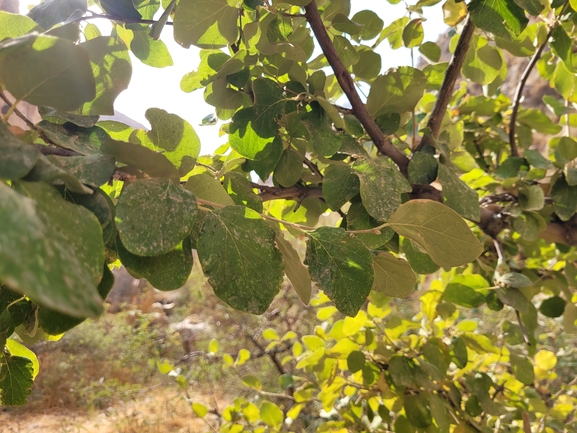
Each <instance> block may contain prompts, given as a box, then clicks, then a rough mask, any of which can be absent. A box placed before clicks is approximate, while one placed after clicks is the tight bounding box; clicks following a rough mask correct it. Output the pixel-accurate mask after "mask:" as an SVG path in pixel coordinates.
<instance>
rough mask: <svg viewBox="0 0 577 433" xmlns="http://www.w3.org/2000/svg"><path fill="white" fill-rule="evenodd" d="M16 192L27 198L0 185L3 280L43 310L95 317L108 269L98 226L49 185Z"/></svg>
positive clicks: (23, 187) (0, 267) (24, 187)
mask: <svg viewBox="0 0 577 433" xmlns="http://www.w3.org/2000/svg"><path fill="white" fill-rule="evenodd" d="M17 186H18V189H19V191H21V192H22V193H23V194H25V195H21V194H18V193H17V192H15V191H14V190H13V189H11V188H9V187H8V186H6V185H5V184H4V183H0V197H1V199H0V226H1V227H3V230H2V231H1V232H0V280H1V281H3V282H5V283H6V284H7V285H8V286H9V287H10V288H11V289H13V290H15V291H17V292H19V293H22V294H26V295H27V296H29V297H31V298H32V299H34V300H35V301H36V302H38V303H39V304H41V305H46V306H49V307H51V308H54V309H57V310H59V311H61V312H63V313H67V314H71V315H74V316H80V317H96V316H97V315H98V314H100V313H101V312H102V300H101V299H100V297H99V296H98V293H97V291H96V284H97V283H98V281H99V280H100V274H101V272H102V266H103V263H104V243H103V241H102V231H101V229H100V224H99V223H98V220H97V219H96V217H95V216H94V215H93V214H92V213H90V212H89V211H87V210H86V209H84V208H82V207H80V206H75V205H72V204H70V203H66V202H65V201H64V200H63V199H62V198H61V197H60V196H59V194H58V193H57V192H56V190H55V189H54V188H52V187H50V186H48V185H46V184H43V183H34V184H32V183H24V182H18V184H17ZM47 257H51V258H52V259H51V260H46V258H47ZM80 288H81V289H80Z"/></svg>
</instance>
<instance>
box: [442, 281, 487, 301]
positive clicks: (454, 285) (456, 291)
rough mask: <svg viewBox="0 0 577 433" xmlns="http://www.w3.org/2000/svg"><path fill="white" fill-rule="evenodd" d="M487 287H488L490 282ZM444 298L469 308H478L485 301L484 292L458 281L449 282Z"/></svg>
mask: <svg viewBox="0 0 577 433" xmlns="http://www.w3.org/2000/svg"><path fill="white" fill-rule="evenodd" d="M485 287H488V284H487V285H486V286H485ZM442 299H443V300H445V301H447V302H452V303H453V304H457V305H461V306H462V307H467V308H477V307H480V306H481V305H483V304H484V303H485V295H484V294H482V293H479V292H477V291H475V290H474V289H473V288H471V287H469V286H468V285H466V284H462V283H461V282H457V281H454V282H453V281H451V282H450V283H449V284H447V287H445V291H444V292H443V297H442Z"/></svg>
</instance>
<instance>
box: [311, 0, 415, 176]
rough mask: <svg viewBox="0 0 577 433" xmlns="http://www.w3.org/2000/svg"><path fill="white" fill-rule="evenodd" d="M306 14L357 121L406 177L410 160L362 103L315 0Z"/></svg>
mask: <svg viewBox="0 0 577 433" xmlns="http://www.w3.org/2000/svg"><path fill="white" fill-rule="evenodd" d="M305 12H306V13H305V17H306V19H307V21H308V23H309V25H310V26H311V29H312V31H313V33H314V35H315V37H316V39H317V41H318V43H319V45H320V46H321V48H322V50H323V53H324V55H325V57H326V58H327V61H328V62H329V65H331V68H332V69H333V71H334V73H335V77H336V78H337V81H338V82H339V85H340V86H341V88H342V89H343V92H344V93H345V95H347V98H348V99H349V102H350V103H351V106H352V107H353V113H354V114H355V116H356V117H357V119H359V122H361V124H362V125H363V126H364V127H365V130H366V131H367V133H368V134H369V136H370V137H371V139H372V140H373V143H374V144H375V146H376V147H377V149H379V151H380V152H381V153H382V154H383V155H386V156H388V157H389V158H391V159H392V160H393V161H394V162H395V164H397V166H398V167H399V169H400V170H401V172H402V173H403V174H405V175H406V173H407V166H408V165H409V159H408V158H407V157H406V156H405V154H404V153H402V152H401V151H400V150H398V149H397V148H396V147H394V146H393V144H392V143H391V142H390V141H389V139H388V138H386V137H385V136H384V135H383V133H382V132H381V130H380V129H379V127H378V126H377V124H376V123H375V120H374V119H373V117H372V116H371V115H370V114H369V112H368V110H367V107H365V104H363V101H361V97H360V96H359V94H358V93H357V90H356V89H355V82H354V81H353V79H352V77H351V74H350V73H349V71H348V70H347V68H346V67H345V65H344V64H343V62H342V60H341V58H340V57H339V55H338V53H337V51H336V49H335V46H334V45H333V42H332V41H331V38H330V37H329V35H328V33H327V29H326V28H325V26H324V24H323V21H322V19H321V16H320V14H319V10H318V8H317V4H316V2H315V0H312V1H311V2H310V3H309V4H308V5H306V6H305Z"/></svg>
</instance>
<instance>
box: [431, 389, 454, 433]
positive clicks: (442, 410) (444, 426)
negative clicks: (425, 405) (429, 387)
mask: <svg viewBox="0 0 577 433" xmlns="http://www.w3.org/2000/svg"><path fill="white" fill-rule="evenodd" d="M429 404H430V406H431V415H432V416H433V419H434V420H435V422H436V423H437V426H438V428H439V433H449V428H450V425H451V418H450V416H449V411H448V410H447V406H448V404H449V403H448V402H447V401H446V400H445V399H444V398H442V397H439V396H438V395H436V394H430V395H429Z"/></svg>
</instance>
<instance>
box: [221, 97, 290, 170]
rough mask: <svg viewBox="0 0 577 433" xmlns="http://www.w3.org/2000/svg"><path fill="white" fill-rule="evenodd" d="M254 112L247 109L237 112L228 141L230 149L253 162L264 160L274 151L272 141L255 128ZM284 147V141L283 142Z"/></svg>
mask: <svg viewBox="0 0 577 433" xmlns="http://www.w3.org/2000/svg"><path fill="white" fill-rule="evenodd" d="M253 119H254V110H253V109H252V108H246V109H242V110H239V111H237V113H236V114H235V115H234V116H233V118H232V124H231V126H230V131H229V136H228V140H229V143H230V147H232V148H233V149H234V150H236V151H237V152H238V153H240V154H241V155H242V156H245V157H247V158H249V159H252V160H262V159H264V158H266V157H267V156H268V155H269V153H270V152H271V151H272V147H271V146H270V141H271V140H270V139H269V137H268V134H264V135H266V136H267V137H266V138H263V136H262V134H259V133H258V132H257V131H256V130H255V129H254V128H255V123H254V121H253ZM281 145H282V141H281Z"/></svg>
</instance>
